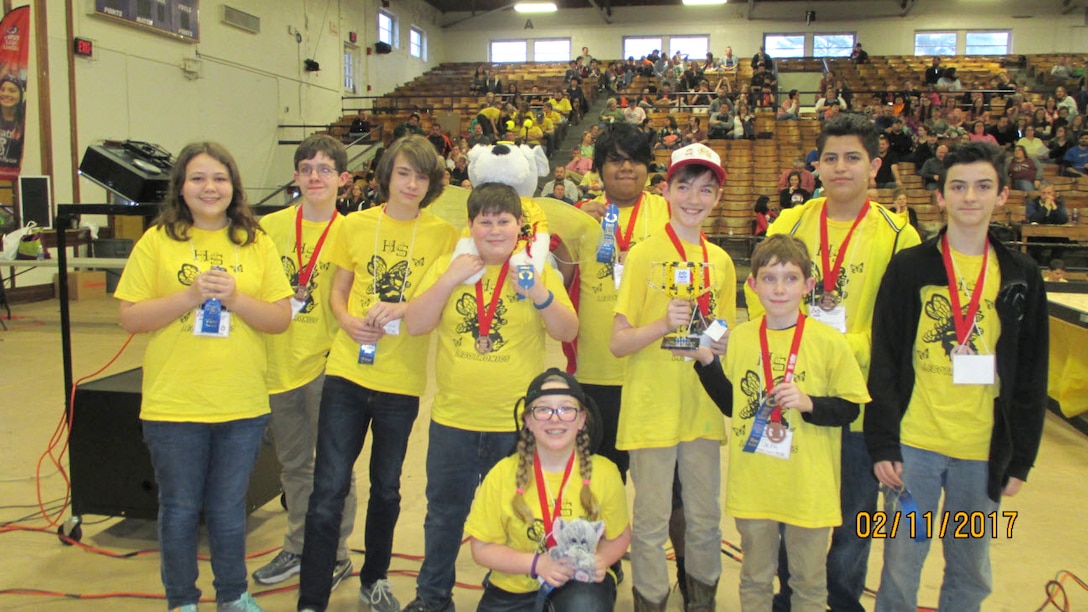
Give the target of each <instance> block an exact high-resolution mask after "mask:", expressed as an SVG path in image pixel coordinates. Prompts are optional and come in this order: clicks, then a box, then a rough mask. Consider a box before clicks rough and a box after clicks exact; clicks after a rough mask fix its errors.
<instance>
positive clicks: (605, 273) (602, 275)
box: [597, 261, 612, 280]
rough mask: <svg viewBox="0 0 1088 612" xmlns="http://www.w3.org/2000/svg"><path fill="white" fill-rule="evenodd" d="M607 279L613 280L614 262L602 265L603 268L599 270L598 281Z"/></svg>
mask: <svg viewBox="0 0 1088 612" xmlns="http://www.w3.org/2000/svg"><path fill="white" fill-rule="evenodd" d="M606 278H612V262H611V261H610V262H608V263H606V264H602V265H601V268H600V269H599V270H597V280H604V279H606Z"/></svg>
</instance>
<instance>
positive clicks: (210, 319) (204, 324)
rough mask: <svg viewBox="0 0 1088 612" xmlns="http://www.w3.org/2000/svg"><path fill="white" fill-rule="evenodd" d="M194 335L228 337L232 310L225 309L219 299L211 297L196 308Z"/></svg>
mask: <svg viewBox="0 0 1088 612" xmlns="http://www.w3.org/2000/svg"><path fill="white" fill-rule="evenodd" d="M193 335H194V336H204V337H206V338H226V337H228V336H230V311H229V310H223V304H222V302H220V301H219V300H217V299H214V298H213V299H210V300H208V301H206V302H204V304H202V305H201V306H200V307H199V308H197V309H196V317H195V318H194V320H193Z"/></svg>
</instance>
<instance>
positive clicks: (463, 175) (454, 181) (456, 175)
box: [450, 155, 468, 185]
mask: <svg viewBox="0 0 1088 612" xmlns="http://www.w3.org/2000/svg"><path fill="white" fill-rule="evenodd" d="M467 178H468V157H465V156H464V155H458V156H457V159H455V160H454V162H453V169H452V170H450V184H451V185H460V184H461V183H463V182H464V181H465V179H467Z"/></svg>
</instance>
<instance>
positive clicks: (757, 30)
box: [443, 0, 1088, 62]
mask: <svg viewBox="0 0 1088 612" xmlns="http://www.w3.org/2000/svg"><path fill="white" fill-rule="evenodd" d="M808 10H814V11H816V20H815V22H813V23H812V25H810V26H806V25H805V19H804V17H805V11H808ZM1061 10H1062V8H1061V0H1033V1H1030V2H1023V1H1020V0H917V3H916V5H915V7H914V8H913V9H911V11H910V12H909V13H908V14H907V16H905V17H903V16H901V15H902V13H903V11H902V10H901V9H900V8H899V3H898V2H897V1H894V0H865V1H853V2H819V3H813V2H781V3H779V2H775V3H756V4H755V8H754V11H753V15H752V17H753V19H751V20H749V19H748V5H747V3H744V2H730V3H729V4H727V5H725V6H718V7H677V6H654V7H634V8H622V7H621V8H614V9H613V13H612V22H611V23H605V21H604V20H603V19H602V18H601V16H600V14H599V13H598V11H597V10H596V9H576V10H563V11H559V12H557V13H553V14H544V15H539V14H538V15H524V14H519V13H515V12H514V11H512V10H508V11H499V12H494V13H490V14H486V15H480V16H477V17H473V18H471V19H467V20H465V21H462V22H461V23H456V24H455V25H452V26H450V27H449V28H447V29H446V36H447V40H448V41H449V44H448V45H447V49H448V52H447V56H446V58H445V61H450V62H454V61H458V62H482V61H487V59H488V42H489V41H490V40H500V39H523V38H570V39H571V48H572V50H573V51H574V52H575V54H577V52H578V50H580V49H581V48H582V47H583V46H588V47H589V48H590V53H592V54H593V56H594V57H598V58H602V59H615V58H619V57H621V55H622V52H623V37H624V36H625V35H626V36H646V35H648V36H661V35H671V34H678V35H681V34H699V35H707V36H710V44H711V50H712V51H713V52H714V54H715V55H721V53H722V52H723V51H724V50H725V47H726V45H731V46H732V47H733V50H734V52H735V53H736V54H737V55H739V56H747V57H750V56H751V55H752V53H754V52H755V50H756V48H758V47H759V46H760V44H761V43H762V40H763V34H764V33H765V32H775V33H782V32H790V33H799V32H854V33H856V34H857V36H858V40H859V41H860V42H862V43H863V44H864V45H865V48H866V50H868V51H869V53H870V54H872V55H904V54H911V53H913V52H914V31H915V30H929V29H941V30H948V29H967V28H970V29H988V28H993V29H1002V30H1005V29H1008V30H1011V31H1012V52H1013V53H1024V54H1028V53H1051V52H1057V51H1069V50H1077V51H1080V52H1083V51H1084V50H1085V49H1088V28H1085V27H1084V26H1085V16H1084V13H1083V12H1082V11H1081V10H1079V9H1078V10H1075V11H1073V12H1072V13H1071V14H1069V15H1061ZM859 15H861V17H859ZM467 16H468V14H467V13H458V14H449V15H446V16H444V21H443V23H453V22H455V21H457V20H459V19H463V18H464V17H467ZM1014 16H1015V17H1016V18H1013V17H1014ZM527 17H528V18H531V19H532V22H533V26H534V27H533V29H531V30H527V29H525V28H524V26H525V21H526V18H527ZM1021 17H1024V18H1021Z"/></svg>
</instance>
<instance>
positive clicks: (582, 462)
mask: <svg viewBox="0 0 1088 612" xmlns="http://www.w3.org/2000/svg"><path fill="white" fill-rule="evenodd" d="M576 441H577V444H578V471H579V472H580V473H581V474H582V493H581V496H580V501H581V502H582V509H583V510H585V511H586V519H587V520H590V521H596V520H597V519H598V518H599V517H600V514H601V504H600V503H599V502H598V501H597V496H596V495H594V494H593V491H591V490H590V489H589V483H590V481H591V480H592V479H593V453H592V452H590V449H589V442H590V440H589V431H588V430H587V428H586V427H583V428H582V429H581V430H579V431H578V437H577V440H576Z"/></svg>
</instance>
